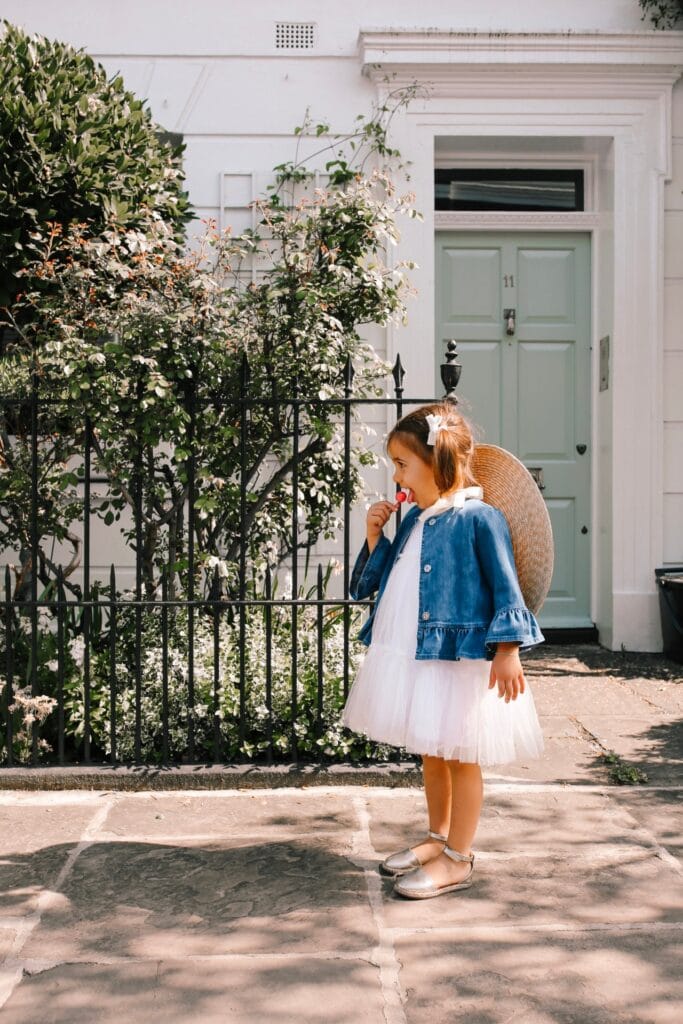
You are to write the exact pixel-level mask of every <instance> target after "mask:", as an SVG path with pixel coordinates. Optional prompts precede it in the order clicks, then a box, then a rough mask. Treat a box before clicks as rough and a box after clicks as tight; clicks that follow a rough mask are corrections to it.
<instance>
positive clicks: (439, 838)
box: [428, 831, 448, 843]
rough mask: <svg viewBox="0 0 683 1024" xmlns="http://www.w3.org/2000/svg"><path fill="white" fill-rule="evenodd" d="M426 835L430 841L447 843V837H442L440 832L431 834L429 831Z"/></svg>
mask: <svg viewBox="0 0 683 1024" xmlns="http://www.w3.org/2000/svg"><path fill="white" fill-rule="evenodd" d="M428 835H429V838H430V839H438V840H439V842H440V843H447V842H448V836H442V835H441V833H440V832H432V831H430V832H429V833H428Z"/></svg>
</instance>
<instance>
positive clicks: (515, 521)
mask: <svg viewBox="0 0 683 1024" xmlns="http://www.w3.org/2000/svg"><path fill="white" fill-rule="evenodd" d="M472 472H473V473H474V476H475V478H476V480H477V481H478V482H479V483H480V484H481V486H482V488H483V490H484V501H485V502H486V504H487V505H493V506H494V507H495V508H498V509H500V511H501V512H502V513H503V515H504V516H505V518H506V519H507V523H508V526H509V528H510V536H511V538H512V550H513V552H514V556H515V565H516V567H517V576H518V578H519V585H520V589H521V591H522V595H523V597H524V600H525V602H526V605H527V608H529V610H530V611H532V612H533V613H534V615H537V614H538V613H539V612H540V610H541V608H542V607H543V602H544V601H545V599H546V597H547V594H548V591H549V590H550V581H551V579H552V575H553V557H554V548H553V531H552V527H551V525H550V516H549V515H548V509H547V508H546V504H545V502H544V500H543V497H542V495H541V492H540V491H539V489H538V485H537V483H536V481H535V480H534V478H533V477H532V475H531V473H530V472H529V470H528V469H527V468H526V466H525V465H524V463H522V462H520V461H519V459H518V458H517V457H516V456H515V455H513V454H512V453H511V452H508V451H506V450H505V448H499V447H498V446H497V445H495V444H477V445H475V449H474V456H473V458H472Z"/></svg>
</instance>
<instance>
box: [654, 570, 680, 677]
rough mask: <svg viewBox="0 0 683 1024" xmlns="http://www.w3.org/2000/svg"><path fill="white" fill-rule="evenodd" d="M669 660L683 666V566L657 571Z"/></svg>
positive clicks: (665, 644)
mask: <svg viewBox="0 0 683 1024" xmlns="http://www.w3.org/2000/svg"><path fill="white" fill-rule="evenodd" d="M655 578H656V580H657V585H658V587H659V611H660V614H661V617H662V639H663V641H664V653H665V654H666V656H667V658H671V660H672V661H677V662H678V663H679V664H681V665H683V565H676V566H667V567H666V568H665V569H655Z"/></svg>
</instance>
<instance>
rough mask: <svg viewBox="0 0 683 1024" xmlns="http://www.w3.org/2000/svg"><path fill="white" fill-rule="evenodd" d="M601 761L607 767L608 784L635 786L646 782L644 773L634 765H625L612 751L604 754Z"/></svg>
mask: <svg viewBox="0 0 683 1024" xmlns="http://www.w3.org/2000/svg"><path fill="white" fill-rule="evenodd" d="M603 759H604V761H605V764H607V765H609V777H610V782H614V783H616V785H618V786H637V785H642V784H644V783H646V782H647V781H648V780H647V775H646V774H645V772H643V771H641V770H640V768H636V766H635V765H632V764H627V762H626V761H623V760H622V758H621V757H620V756H619V755H618V754H616V753H615V752H614V751H613V750H610V751H608V752H607V753H606V754H604V755H603Z"/></svg>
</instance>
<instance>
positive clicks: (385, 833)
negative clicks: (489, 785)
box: [368, 786, 643, 860]
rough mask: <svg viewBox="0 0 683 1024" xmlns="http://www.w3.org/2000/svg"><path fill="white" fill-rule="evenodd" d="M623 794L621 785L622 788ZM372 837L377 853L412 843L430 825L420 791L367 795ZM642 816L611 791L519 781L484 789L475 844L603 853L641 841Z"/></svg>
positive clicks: (489, 848) (501, 849) (486, 848)
mask: <svg viewBox="0 0 683 1024" xmlns="http://www.w3.org/2000/svg"><path fill="white" fill-rule="evenodd" d="M617 792H618V793H619V794H620V793H621V790H618V791H617ZM368 807H369V810H370V817H371V821H372V825H371V840H372V843H373V846H374V848H375V849H376V850H377V856H378V859H381V858H382V857H384V856H386V854H388V853H391V852H393V851H396V850H398V849H402V848H404V847H406V846H411V845H413V844H414V843H415V842H416V841H418V840H419V839H420V838H422V837H423V836H424V834H425V830H426V827H427V824H426V822H427V818H426V814H427V811H426V802H425V799H424V796H423V795H422V794H421V793H416V794H414V795H412V794H407V793H401V794H400V796H399V795H396V796H392V797H388V796H387V795H384V794H381V793H378V794H376V795H371V796H369V797H368ZM637 829H638V824H637V822H636V821H635V820H634V819H633V818H632V817H631V815H630V813H629V809H628V807H626V806H623V805H622V804H621V802H620V801H619V800H614V799H612V796H611V794H610V793H605V792H600V791H595V790H586V789H583V790H582V789H581V788H580V787H572V786H567V787H564V788H557V789H554V788H548V789H543V790H533V789H525V788H524V787H519V788H518V789H514V790H511V791H508V792H500V791H496V790H493V791H492V792H487V790H486V787H485V790H484V805H483V808H482V816H481V820H480V822H479V828H478V830H477V835H476V837H475V843H474V849H475V850H478V851H481V852H482V853H483V854H492V855H494V856H500V855H507V854H513V853H514V854H520V853H521V854H524V853H525V852H527V851H528V852H529V853H530V854H535V855H538V856H540V857H541V858H542V857H543V856H545V855H548V854H553V855H555V856H558V857H564V858H566V859H567V860H570V859H571V858H572V857H576V856H580V857H582V858H583V859H586V858H587V857H589V856H591V855H595V856H598V855H599V854H600V851H601V850H603V849H605V847H608V846H609V847H611V846H620V847H622V848H623V849H631V848H633V847H640V846H641V845H642V843H643V839H642V837H640V836H638V835H637V834H635V833H636V832H637Z"/></svg>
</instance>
